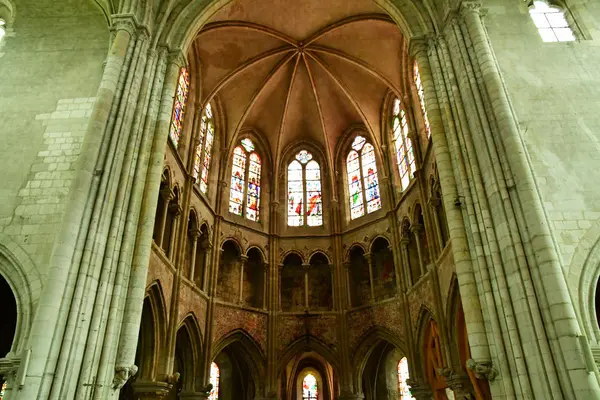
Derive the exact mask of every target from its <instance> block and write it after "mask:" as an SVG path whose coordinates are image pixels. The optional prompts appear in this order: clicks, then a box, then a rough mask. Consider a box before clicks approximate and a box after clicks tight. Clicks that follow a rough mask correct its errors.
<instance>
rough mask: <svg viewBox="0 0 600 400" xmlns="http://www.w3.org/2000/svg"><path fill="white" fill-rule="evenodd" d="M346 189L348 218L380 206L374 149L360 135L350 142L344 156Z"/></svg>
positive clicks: (369, 211)
mask: <svg viewBox="0 0 600 400" xmlns="http://www.w3.org/2000/svg"><path fill="white" fill-rule="evenodd" d="M346 169H347V173H348V191H349V197H350V218H351V219H356V218H358V217H362V216H363V215H365V205H366V211H367V214H370V213H372V212H374V211H377V210H379V209H380V208H381V197H380V194H379V179H378V178H377V165H376V163H375V149H374V147H373V145H372V144H371V143H367V140H366V139H365V138H364V137H362V136H357V137H356V138H355V139H354V141H353V142H352V148H351V149H350V152H349V153H348V156H347V157H346Z"/></svg>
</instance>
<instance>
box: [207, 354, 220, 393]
mask: <svg viewBox="0 0 600 400" xmlns="http://www.w3.org/2000/svg"><path fill="white" fill-rule="evenodd" d="M220 375H221V372H220V371H219V366H218V365H217V364H216V363H214V362H213V363H212V364H210V383H211V384H212V386H213V387H212V390H211V391H210V394H209V395H208V400H217V399H218V398H219V377H220Z"/></svg>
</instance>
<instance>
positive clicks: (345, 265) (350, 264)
mask: <svg viewBox="0 0 600 400" xmlns="http://www.w3.org/2000/svg"><path fill="white" fill-rule="evenodd" d="M342 266H343V267H344V268H345V269H350V267H352V263H351V262H350V261H344V262H343V263H342Z"/></svg>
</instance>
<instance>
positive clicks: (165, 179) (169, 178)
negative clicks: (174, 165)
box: [160, 163, 173, 189]
mask: <svg viewBox="0 0 600 400" xmlns="http://www.w3.org/2000/svg"><path fill="white" fill-rule="evenodd" d="M160 183H161V185H164V186H166V187H168V188H169V189H172V188H173V171H171V166H170V165H169V164H166V163H165V166H164V168H163V172H162V176H161V178H160Z"/></svg>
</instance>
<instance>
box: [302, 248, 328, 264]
mask: <svg viewBox="0 0 600 400" xmlns="http://www.w3.org/2000/svg"><path fill="white" fill-rule="evenodd" d="M313 257H317V258H315V259H314V260H315V261H319V262H321V261H325V262H326V264H331V260H330V259H329V256H328V255H327V252H326V251H324V250H321V249H316V250H313V251H312V252H311V253H310V255H309V256H308V263H309V264H311V263H312V262H313ZM319 258H320V260H318V259H319Z"/></svg>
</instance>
